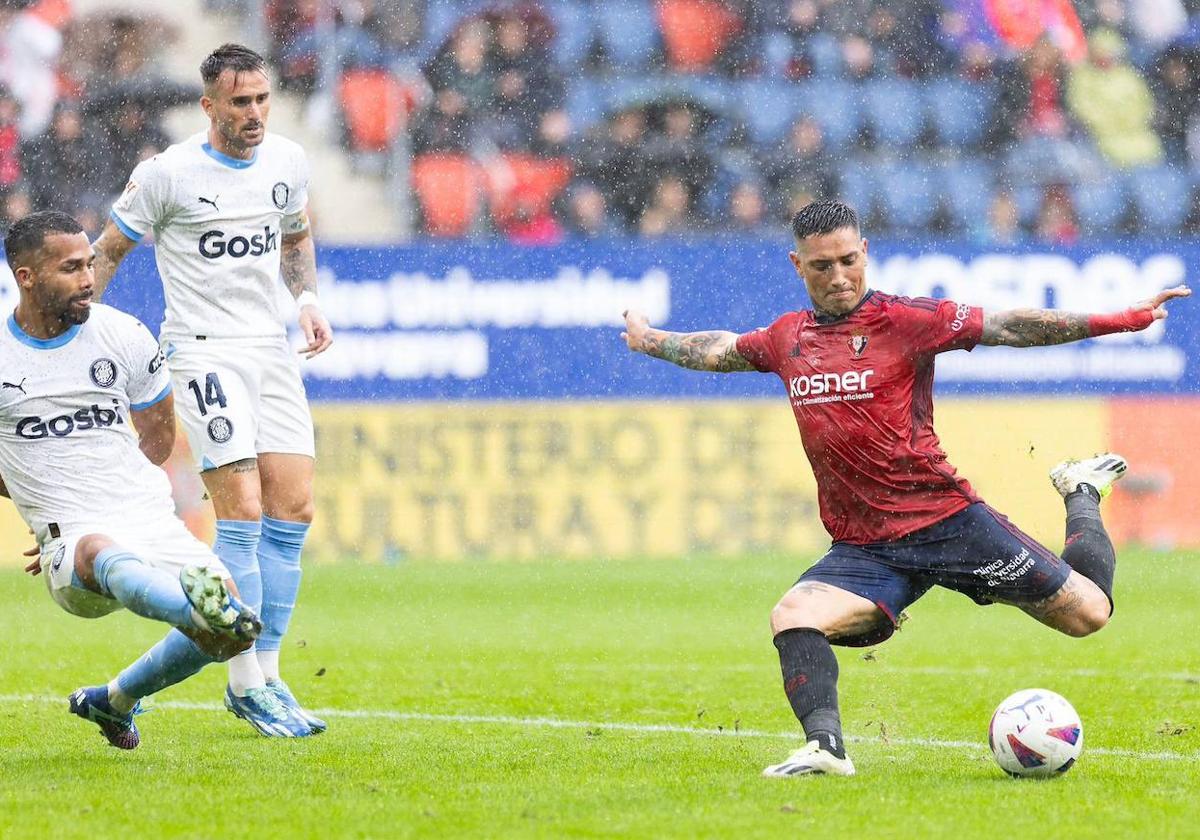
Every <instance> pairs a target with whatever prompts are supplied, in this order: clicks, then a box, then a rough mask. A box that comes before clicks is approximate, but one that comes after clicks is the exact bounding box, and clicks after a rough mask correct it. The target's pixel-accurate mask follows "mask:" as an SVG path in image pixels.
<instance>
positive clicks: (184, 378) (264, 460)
mask: <svg viewBox="0 0 1200 840" xmlns="http://www.w3.org/2000/svg"><path fill="white" fill-rule="evenodd" d="M200 75H201V77H202V79H203V82H204V95H203V96H202V97H201V99H200V105H201V107H202V108H203V109H204V112H205V114H206V115H207V116H208V118H209V128H208V130H207V131H205V132H203V133H200V134H197V135H195V136H193V137H189V138H188V139H187V140H184V141H183V142H181V143H177V144H175V145H173V146H171V147H169V148H167V149H166V150H165V151H163V152H162V153H161V154H158V155H156V156H155V157H153V158H151V159H150V160H147V161H144V162H142V163H141V164H139V165H138V166H137V168H136V169H134V171H133V174H132V175H131V176H130V179H129V183H128V185H127V186H126V188H125V192H124V193H123V194H122V195H121V197H120V198H119V199H118V200H117V201H116V203H114V204H113V208H112V213H111V215H110V219H109V221H108V223H107V225H106V226H105V229H104V231H103V233H102V234H101V236H100V238H99V239H98V240H97V241H96V242H95V244H94V247H95V250H96V287H97V293H98V294H99V293H102V292H103V290H104V287H105V286H106V284H107V283H108V281H109V280H110V279H111V278H112V277H113V274H114V273H115V272H116V270H117V267H118V265H119V264H120V262H121V260H122V259H123V258H124V257H125V255H126V254H127V253H128V252H129V251H130V249H132V248H133V247H134V245H135V244H136V242H137V241H138V240H139V239H140V238H141V237H142V236H144V235H146V234H148V233H151V232H153V234H154V239H155V256H156V259H157V263H158V272H159V275H160V276H161V277H162V283H163V291H164V294H165V297H166V305H167V311H166V318H165V320H164V321H163V324H162V331H161V334H160V336H159V338H160V342H161V344H162V346H163V348H164V351H165V353H166V356H167V364H168V367H169V368H170V370H171V378H172V381H173V383H174V385H175V389H176V392H177V393H178V394H179V395H180V399H179V405H178V411H179V415H180V418H181V420H182V423H183V426H184V428H185V430H186V432H187V436H188V442H189V443H190V445H191V450H192V454H193V456H194V457H195V458H196V463H197V466H198V468H199V469H200V471H201V476H202V478H203V479H204V484H205V487H206V488H207V490H208V493H209V496H210V497H211V498H212V501H213V507H214V509H215V511H216V516H217V538H216V542H215V543H214V545H213V550H214V551H215V552H216V554H217V556H218V557H220V558H221V560H222V562H223V563H224V564H225V566H226V567H227V568H228V569H229V571H230V573H231V574H232V575H233V579H234V581H236V583H237V585H238V589H239V590H240V592H241V595H242V598H243V600H244V601H245V602H246V604H247V605H249V606H250V607H252V608H255V609H258V610H259V611H260V613H261V615H262V620H263V632H262V634H261V635H260V636H259V638H258V641H257V647H256V650H254V651H248V652H247V653H245V654H243V655H241V656H236V657H234V658H233V659H232V660H231V661H230V663H229V685H228V687H227V689H226V692H225V705H226V707H227V708H228V709H229V710H230V711H231V712H233V713H234V714H235V715H237V716H238V717H240V718H242V719H244V720H246V721H248V722H249V723H250V724H251V725H252V726H254V727H255V728H256V729H258V731H259V732H261V733H263V734H264V735H279V734H281V731H286V733H287V734H288V735H290V736H303V735H308V734H311V733H313V732H321V731H323V730H324V729H325V724H324V722H323V721H321V720H319V719H318V718H316V717H314V716H313V715H312V714H310V713H308V712H307V711H305V710H304V709H303V708H302V707H301V706H300V704H299V703H298V702H297V701H296V699H295V696H294V695H293V694H292V692H291V691H290V689H289V688H288V687H287V685H286V684H285V683H284V682H283V680H282V679H281V678H280V674H279V649H280V643H281V640H282V638H283V635H284V633H285V632H286V631H287V627H288V621H289V619H290V618H291V614H292V609H293V607H294V605H295V602H296V594H297V592H298V591H299V587H300V552H301V549H302V547H303V545H304V539H305V535H306V533H307V531H308V526H309V523H310V522H311V521H312V516H313V490H312V485H313V455H314V447H313V427H312V418H311V415H310V413H309V409H308V403H307V400H306V398H305V394H304V386H303V384H302V382H301V379H300V367H299V359H298V354H296V353H295V352H293V351H292V350H291V349H289V347H288V343H287V331H286V328H285V321H284V316H283V314H282V313H280V312H279V310H278V307H277V304H276V296H277V291H278V289H279V283H280V279H281V278H282V282H283V284H284V285H285V286H286V288H287V289H288V291H289V292H291V294H292V296H293V297H294V298H295V299H296V304H297V306H298V308H299V312H300V316H299V324H300V328H301V330H302V331H303V333H304V338H305V342H306V344H305V347H304V348H303V350H301V351H300V353H301V354H305V355H306V356H307V357H308V358H311V357H312V356H315V355H316V354H318V353H321V352H323V351H324V350H325V349H326V348H327V347H329V345H330V344H331V343H332V333H331V331H330V328H329V322H328V321H327V320H326V319H325V317H324V316H323V315H322V314H321V310H320V308H319V307H318V305H317V296H316V287H317V275H316V251H315V248H314V244H313V240H312V236H311V235H310V232H309V227H308V218H307V215H306V213H305V205H306V202H307V191H308V163H307V160H306V158H305V155H304V151H303V150H302V149H301V148H300V147H299V146H298V145H297V144H295V143H293V142H291V141H290V140H286V139H284V138H283V137H280V136H279V135H277V134H268V133H267V131H266V127H267V115H268V112H269V111H270V105H271V99H270V97H271V87H270V81H269V79H268V78H267V73H266V65H265V64H264V62H263V59H262V57H261V56H259V55H258V54H257V53H255V52H254V51H253V50H250V49H248V48H246V47H243V46H239V45H237V44H225V45H224V46H222V47H220V48H218V49H217V50H215V51H214V52H213V53H212V54H211V55H209V56H208V58H206V59H205V60H204V62H203V64H201V66H200ZM260 604H261V607H260V606H258V605H260Z"/></svg>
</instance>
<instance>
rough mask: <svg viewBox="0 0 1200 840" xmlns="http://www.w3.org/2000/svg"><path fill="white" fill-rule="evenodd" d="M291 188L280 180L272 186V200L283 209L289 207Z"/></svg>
mask: <svg viewBox="0 0 1200 840" xmlns="http://www.w3.org/2000/svg"><path fill="white" fill-rule="evenodd" d="M291 192H292V191H291V190H290V189H288V185H287V184H285V183H283V181H280V182H279V183H278V184H276V185H275V186H273V187H271V201H274V202H275V206H276V207H278V208H279V209H280V210H282V209H283V208H284V207H287V203H288V196H289V195H291Z"/></svg>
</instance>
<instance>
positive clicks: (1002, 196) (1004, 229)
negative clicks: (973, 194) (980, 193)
mask: <svg viewBox="0 0 1200 840" xmlns="http://www.w3.org/2000/svg"><path fill="white" fill-rule="evenodd" d="M980 221H982V225H980V227H979V228H978V230H977V231H975V237H974V238H975V239H976V240H977V241H978V242H979V243H980V244H981V245H991V246H1009V245H1015V244H1016V243H1017V242H1019V241H1020V240H1021V214H1020V211H1019V209H1018V208H1017V202H1016V199H1014V198H1013V194H1012V193H1011V192H1009V191H1008V190H1000V191H998V192H997V193H996V194H995V195H994V196H992V201H991V204H990V205H989V206H988V211H987V217H986V218H985V219H982V220H980Z"/></svg>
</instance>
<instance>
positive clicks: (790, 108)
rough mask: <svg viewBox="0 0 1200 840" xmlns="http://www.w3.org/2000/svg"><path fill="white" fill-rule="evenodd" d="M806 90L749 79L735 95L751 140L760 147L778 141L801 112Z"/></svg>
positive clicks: (793, 85)
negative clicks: (803, 95)
mask: <svg viewBox="0 0 1200 840" xmlns="http://www.w3.org/2000/svg"><path fill="white" fill-rule="evenodd" d="M802 94H803V90H802V88H801V87H800V86H799V85H796V84H793V83H791V82H784V81H770V80H766V79H747V80H745V81H744V82H740V83H738V85H737V88H736V90H735V92H734V95H735V96H736V97H737V101H738V102H739V103H740V105H741V109H742V118H743V120H744V121H745V123H746V128H747V130H748V131H749V132H750V139H751V141H753V142H754V143H758V144H760V145H769V144H771V143H775V142H778V141H779V140H780V139H781V138H782V137H783V136H784V134H785V133H786V132H787V130H788V128H789V127H791V125H792V123H794V122H795V121H796V117H798V116H799V115H800V113H801V103H802Z"/></svg>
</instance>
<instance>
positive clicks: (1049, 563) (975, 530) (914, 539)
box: [800, 502, 1071, 647]
mask: <svg viewBox="0 0 1200 840" xmlns="http://www.w3.org/2000/svg"><path fill="white" fill-rule="evenodd" d="M1070 574H1071V568H1070V566H1068V565H1067V564H1066V563H1065V562H1063V560H1062V559H1061V558H1059V557H1058V556H1057V555H1056V554H1055V553H1054V552H1052V551H1050V549H1048V548H1046V547H1045V546H1043V545H1041V544H1040V543H1038V542H1037V541H1036V540H1035V539H1033V538H1032V537H1030V536H1029V535H1027V534H1025V533H1022V531H1021V530H1020V529H1019V528H1017V527H1016V526H1015V525H1013V524H1012V523H1011V522H1009V521H1008V519H1007V518H1006V517H1005V516H1003V515H1002V514H1000V513H997V512H996V511H994V510H992V509H991V508H990V507H988V506H987V505H985V504H983V503H982V502H976V503H974V504H972V505H971V506H970V507H967V508H966V509H964V510H961V511H959V512H958V513H956V514H954V515H953V516H950V517H948V518H946V519H943V520H942V521H941V522H938V523H936V524H934V525H930V526H929V527H928V528H922V529H921V530H920V531H915V532H913V533H911V534H909V535H908V536H906V537H902V538H901V539H898V540H893V541H891V542H881V543H869V544H867V545H850V544H849V543H834V544H833V546H832V547H831V548H830V549H829V553H828V554H826V555H825V556H824V557H822V558H821V559H820V560H818V561H817V563H816V564H815V565H814V566H813V567H812V568H810V569H809V570H808V571H807V572H805V573H804V574H803V575H801V576H800V580H801V581H809V580H815V581H820V582H821V583H827V584H829V585H830V586H836V587H838V588H839V589H845V590H846V591H848V592H853V593H854V594H855V595H861V596H862V597H864V598H866V599H867V600H868V601H871V602H872V603H873V604H875V605H876V606H878V607H879V609H880V610H882V611H883V612H884V614H885V615H886V616H887V617H888V619H889V620H888V621H886V622H882V623H881V626H880V627H878V628H877V629H875V630H872V631H871V632H869V633H866V634H863V635H861V636H855V637H850V638H840V639H838V640H836V641H835V642H834V644H839V645H848V646H851V647H863V646H866V645H873V644H878V643H879V642H882V641H883V640H884V639H887V638H888V637H889V636H891V635H892V633H893V632H894V631H895V629H896V617H897V616H898V615H900V611H901V610H903V609H904V608H905V607H907V606H908V605H909V604H911V603H913V602H914V601H916V600H917V599H918V598H920V597H921V596H922V595H924V594H925V593H926V592H928V591H929V590H930V588H931V587H933V586H944V587H946V588H947V589H953V590H954V591H955V592H961V593H963V594H964V595H966V596H968V597H969V598H972V599H974V600H975V602H976V603H979V604H990V603H994V602H997V601H1001V602H1004V603H1009V604H1026V603H1031V602H1033V601H1040V600H1042V599H1044V598H1049V597H1050V596H1051V595H1053V594H1054V593H1055V592H1057V591H1058V590H1059V588H1061V587H1062V585H1063V584H1064V583H1065V582H1066V580H1067V577H1068V576H1069V575H1070Z"/></svg>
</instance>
